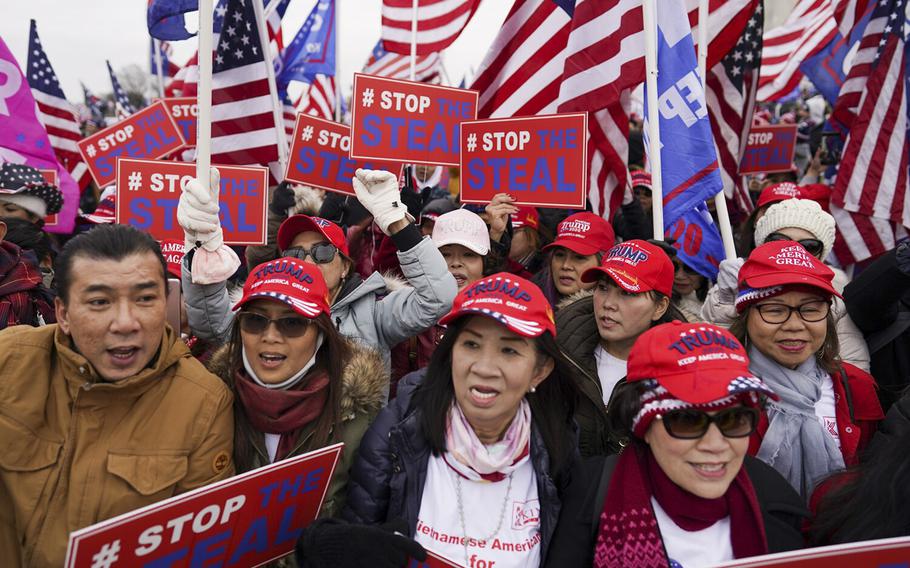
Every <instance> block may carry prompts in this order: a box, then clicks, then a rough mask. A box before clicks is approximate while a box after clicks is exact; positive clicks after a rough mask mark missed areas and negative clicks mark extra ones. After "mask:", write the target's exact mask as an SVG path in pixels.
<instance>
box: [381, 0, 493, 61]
mask: <svg viewBox="0 0 910 568" xmlns="http://www.w3.org/2000/svg"><path fill="white" fill-rule="evenodd" d="M415 3H416V5H417V14H416V18H417V55H429V54H431V53H436V52H439V51H442V50H443V49H445V48H447V47H449V46H450V45H451V44H452V42H453V41H455V40H456V39H458V36H459V34H461V31H462V30H463V29H464V27H465V26H466V25H467V23H468V20H470V19H471V16H473V15H474V11H475V10H477V6H478V5H479V4H480V0H382V43H383V47H385V49H386V50H387V51H391V52H392V53H400V54H407V55H410V53H411V26H412V23H413V19H414V17H415V14H414V5H415Z"/></svg>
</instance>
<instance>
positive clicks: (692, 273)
mask: <svg viewBox="0 0 910 568" xmlns="http://www.w3.org/2000/svg"><path fill="white" fill-rule="evenodd" d="M673 270H674V272H673V296H672V298H673V302H674V303H675V304H676V306H677V307H678V308H679V311H680V312H682V314H683V315H684V316H685V317H686V320H688V321H690V322H691V321H701V307H702V306H703V305H704V304H705V298H707V297H708V287H709V286H710V285H711V281H710V280H708V279H707V278H705V277H704V276H702V275H701V274H700V273H699V272H698V271H697V270H695V269H694V268H691V267H690V266H689V265H688V264H686V263H685V262H684V261H683V259H682V258H679V257H676V258H674V259H673Z"/></svg>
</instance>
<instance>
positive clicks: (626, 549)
mask: <svg viewBox="0 0 910 568" xmlns="http://www.w3.org/2000/svg"><path fill="white" fill-rule="evenodd" d="M652 496H653V497H654V498H655V499H657V502H658V503H660V506H661V508H662V509H663V510H664V511H665V512H666V513H667V515H668V516H669V517H670V518H671V519H673V522H674V523H676V524H677V525H679V527H680V528H682V529H683V530H686V531H697V530H702V529H705V528H708V527H709V526H711V525H713V524H714V523H716V522H717V521H719V520H721V519H722V518H724V517H726V516H729V517H730V538H731V541H732V542H731V544H732V545H733V556H734V557H736V558H748V557H750V556H758V555H761V554H766V553H767V551H768V546H767V542H766V538H765V525H764V522H763V521H762V516H761V509H760V508H759V505H758V499H757V498H756V497H755V490H754V489H753V487H752V482H751V481H750V480H749V476H748V474H747V473H746V470H745V468H740V470H739V473H738V474H736V477H735V478H734V479H733V482H732V483H731V484H730V487H729V489H727V493H726V494H725V495H724V496H723V497H720V498H717V499H704V498H701V497H698V496H696V495H693V494H691V493H689V492H688V491H686V490H684V489H683V488H681V487H679V486H678V485H676V484H675V483H674V482H673V481H671V480H670V478H669V477H667V475H666V474H665V473H664V472H663V470H662V469H661V468H660V466H659V465H657V461H656V460H655V459H654V456H653V455H652V454H651V450H650V448H647V447H643V448H642V447H636V446H632V447H629V448H627V449H626V451H625V452H623V454H622V455H621V456H620V457H619V462H618V463H617V464H616V470H615V471H614V472H613V477H612V479H611V480H610V486H609V488H608V489H607V496H606V498H605V499H604V509H603V512H601V514H600V528H599V529H598V534H597V544H596V545H595V547H594V566H595V568H622V567H629V568H644V567H648V568H652V567H653V568H658V567H660V568H665V567H668V566H669V560H668V559H667V552H666V548H665V547H664V543H663V539H661V537H660V528H659V527H658V526H657V519H656V518H655V517H654V511H653V509H652V507H651V497H652ZM677 560H679V561H680V562H681V563H682V564H684V565H685V564H686V559H684V558H680V559H677Z"/></svg>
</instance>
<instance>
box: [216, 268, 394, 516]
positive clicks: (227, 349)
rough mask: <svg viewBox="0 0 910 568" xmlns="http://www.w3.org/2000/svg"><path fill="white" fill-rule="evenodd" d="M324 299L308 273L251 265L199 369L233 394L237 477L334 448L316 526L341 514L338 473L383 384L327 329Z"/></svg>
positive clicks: (375, 369) (380, 375) (361, 354)
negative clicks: (227, 335) (222, 333)
mask: <svg viewBox="0 0 910 568" xmlns="http://www.w3.org/2000/svg"><path fill="white" fill-rule="evenodd" d="M328 298H329V293H328V288H327V287H326V285H325V280H324V279H323V277H322V273H321V272H320V270H319V268H318V267H317V266H316V265H314V264H312V263H306V262H303V261H300V260H297V259H294V258H281V259H278V260H273V261H271V262H266V263H264V264H260V265H259V266H257V267H256V268H254V269H253V270H252V271H251V272H250V276H249V278H247V281H246V284H245V285H244V287H243V297H242V298H241V299H240V301H239V302H238V303H237V305H236V306H234V310H237V311H238V312H237V317H236V318H234V323H233V328H232V330H231V340H230V342H229V343H228V344H227V345H225V346H224V347H223V348H222V349H221V350H219V351H218V352H216V353H215V354H214V355H213V356H212V359H211V360H210V361H209V365H208V367H209V370H211V371H212V372H213V373H215V374H216V375H218V376H220V377H221V378H222V379H223V380H224V381H225V382H226V383H227V384H228V385H229V386H230V387H231V390H232V391H233V393H234V422H235V429H234V463H235V464H236V466H237V471H238V472H244V471H249V470H251V469H256V468H258V467H261V466H263V465H268V464H270V463H273V462H276V461H280V460H283V459H286V458H288V457H291V456H296V455H300V454H303V453H306V452H309V451H312V450H316V449H318V448H322V447H324V446H327V445H330V444H334V443H337V442H344V444H345V448H344V451H343V452H342V454H341V461H340V462H339V464H338V467H337V468H336V470H335V475H334V477H333V478H332V482H331V484H330V485H329V490H328V493H327V495H326V500H325V503H324V504H323V507H322V513H321V514H322V516H324V517H330V516H333V515H335V514H337V513H338V512H339V511H340V510H341V506H342V505H343V501H344V496H345V494H346V485H347V479H348V470H349V468H350V466H351V464H352V463H353V460H354V456H355V455H356V454H357V446H358V445H359V444H360V438H361V437H362V436H363V433H364V432H365V431H366V429H367V426H369V424H370V421H371V420H372V419H373V417H374V416H375V415H376V413H378V412H379V409H380V408H381V407H382V404H383V402H384V401H385V397H384V395H383V390H384V387H385V385H386V384H387V380H388V377H387V374H386V371H385V370H384V368H383V362H382V359H381V358H380V357H379V356H378V355H377V354H375V353H373V352H372V351H370V350H367V349H366V348H363V347H360V346H358V345H357V344H355V343H353V342H351V341H349V340H346V339H344V337H342V336H341V334H339V332H338V330H336V329H335V326H334V325H332V321H331V319H330V318H329V309H330V308H329V300H328Z"/></svg>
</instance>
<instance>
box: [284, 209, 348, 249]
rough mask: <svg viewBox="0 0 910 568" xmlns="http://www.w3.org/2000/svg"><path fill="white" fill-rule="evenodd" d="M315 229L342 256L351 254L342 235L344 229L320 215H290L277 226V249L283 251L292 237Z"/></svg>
mask: <svg viewBox="0 0 910 568" xmlns="http://www.w3.org/2000/svg"><path fill="white" fill-rule="evenodd" d="M307 231H315V232H317V233H321V234H322V236H324V237H325V238H326V239H328V241H329V242H330V243H332V244H333V245H335V248H337V249H338V250H340V251H341V254H343V255H344V256H351V255H350V253H349V252H348V240H347V239H346V238H345V236H344V231H343V230H342V229H341V227H339V226H338V225H336V224H335V223H333V222H331V221H329V220H328V219H323V218H322V217H310V216H309V215H291V216H290V217H288V218H287V219H285V220H284V222H283V223H282V224H281V226H280V227H278V250H281V251H285V250H287V249H288V248H290V246H291V243H292V242H294V237H296V236H297V235H299V234H300V233H306V232H307Z"/></svg>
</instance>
